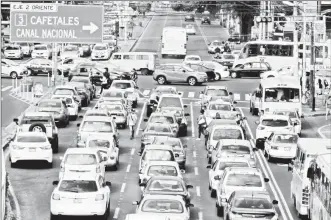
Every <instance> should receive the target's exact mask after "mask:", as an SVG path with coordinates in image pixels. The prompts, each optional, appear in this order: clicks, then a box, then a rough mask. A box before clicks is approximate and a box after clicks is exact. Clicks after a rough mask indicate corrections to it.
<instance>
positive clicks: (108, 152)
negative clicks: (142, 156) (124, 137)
mask: <svg viewBox="0 0 331 220" xmlns="http://www.w3.org/2000/svg"><path fill="white" fill-rule="evenodd" d="M86 148H93V149H97V150H98V151H99V152H100V154H101V155H102V157H103V158H105V157H106V158H107V160H106V161H104V165H105V168H106V169H107V168H108V167H111V168H114V169H115V170H117V169H118V166H119V160H120V159H119V148H118V147H117V146H116V140H115V139H114V137H112V136H109V137H105V136H98V135H94V136H93V137H91V136H90V137H88V138H87V140H86Z"/></svg>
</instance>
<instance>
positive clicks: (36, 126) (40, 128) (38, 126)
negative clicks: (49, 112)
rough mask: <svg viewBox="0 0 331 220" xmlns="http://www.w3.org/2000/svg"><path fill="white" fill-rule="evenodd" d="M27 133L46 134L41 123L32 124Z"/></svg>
mask: <svg viewBox="0 0 331 220" xmlns="http://www.w3.org/2000/svg"><path fill="white" fill-rule="evenodd" d="M29 131H34V132H37V131H38V132H44V133H46V127H45V125H44V124H42V123H33V124H32V125H30V127H29Z"/></svg>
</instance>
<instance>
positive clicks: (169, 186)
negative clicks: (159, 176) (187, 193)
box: [146, 180, 184, 192]
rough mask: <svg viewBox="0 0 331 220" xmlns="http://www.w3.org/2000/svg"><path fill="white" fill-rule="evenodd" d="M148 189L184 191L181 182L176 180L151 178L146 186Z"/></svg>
mask: <svg viewBox="0 0 331 220" xmlns="http://www.w3.org/2000/svg"><path fill="white" fill-rule="evenodd" d="M146 190H148V191H163V192H184V187H183V185H182V183H181V182H180V181H178V180H152V181H151V182H150V183H149V185H148V186H147V187H146Z"/></svg>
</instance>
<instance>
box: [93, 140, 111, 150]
mask: <svg viewBox="0 0 331 220" xmlns="http://www.w3.org/2000/svg"><path fill="white" fill-rule="evenodd" d="M88 146H89V147H92V148H99V147H105V148H109V147H110V142H109V141H108V140H100V139H96V140H90V141H89V142H88Z"/></svg>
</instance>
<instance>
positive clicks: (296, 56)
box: [293, 1, 299, 73]
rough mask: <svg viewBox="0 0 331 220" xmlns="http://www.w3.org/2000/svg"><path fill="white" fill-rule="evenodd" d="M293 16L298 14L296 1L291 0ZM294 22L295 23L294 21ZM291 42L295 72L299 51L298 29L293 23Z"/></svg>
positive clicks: (296, 70)
mask: <svg viewBox="0 0 331 220" xmlns="http://www.w3.org/2000/svg"><path fill="white" fill-rule="evenodd" d="M293 16H295V17H296V16H298V2H296V1H295V2H293ZM294 24H295V23H294ZM293 42H294V47H293V53H294V57H295V59H296V61H295V62H296V64H295V65H294V71H295V72H296V73H297V72H298V65H299V52H298V31H297V30H296V28H295V25H294V31H293Z"/></svg>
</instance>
